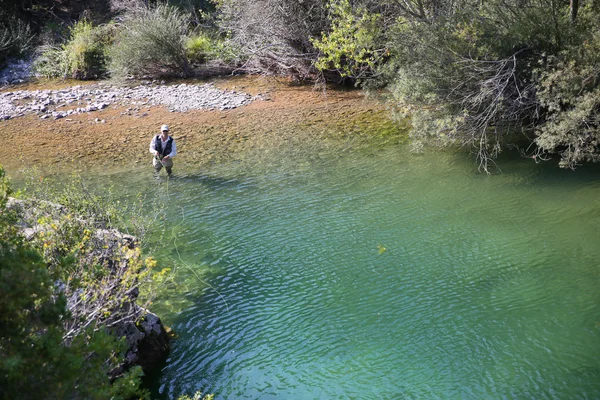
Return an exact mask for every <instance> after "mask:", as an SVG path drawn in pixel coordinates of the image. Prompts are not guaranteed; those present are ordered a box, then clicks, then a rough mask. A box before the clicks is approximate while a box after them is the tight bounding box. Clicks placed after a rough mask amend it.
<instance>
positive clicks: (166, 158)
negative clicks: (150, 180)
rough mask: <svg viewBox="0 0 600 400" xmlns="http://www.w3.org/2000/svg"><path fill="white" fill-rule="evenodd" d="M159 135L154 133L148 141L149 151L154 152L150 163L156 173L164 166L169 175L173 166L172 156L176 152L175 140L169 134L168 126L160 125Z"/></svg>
mask: <svg viewBox="0 0 600 400" xmlns="http://www.w3.org/2000/svg"><path fill="white" fill-rule="evenodd" d="M160 132H161V134H160V135H156V136H154V137H153V138H152V142H150V153H152V154H154V159H153V160H152V165H153V166H154V170H155V171H156V173H159V172H160V170H161V169H162V167H163V166H164V167H165V169H166V170H167V174H168V175H171V168H173V157H175V155H176V154H177V148H176V147H175V140H173V138H172V137H171V136H169V126H168V125H163V126H161V127H160Z"/></svg>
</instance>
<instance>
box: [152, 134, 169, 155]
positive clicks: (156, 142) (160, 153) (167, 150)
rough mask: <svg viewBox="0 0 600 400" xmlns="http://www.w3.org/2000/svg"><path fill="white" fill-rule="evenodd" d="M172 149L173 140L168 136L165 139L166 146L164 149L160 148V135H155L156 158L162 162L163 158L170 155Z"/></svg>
mask: <svg viewBox="0 0 600 400" xmlns="http://www.w3.org/2000/svg"><path fill="white" fill-rule="evenodd" d="M172 148H173V138H172V137H171V136H169V138H168V139H167V144H166V145H165V149H164V150H163V148H162V141H161V140H160V135H156V138H155V139H154V150H156V151H158V156H159V157H160V159H161V160H162V158H163V157H164V156H167V155H169V154H171V149H172Z"/></svg>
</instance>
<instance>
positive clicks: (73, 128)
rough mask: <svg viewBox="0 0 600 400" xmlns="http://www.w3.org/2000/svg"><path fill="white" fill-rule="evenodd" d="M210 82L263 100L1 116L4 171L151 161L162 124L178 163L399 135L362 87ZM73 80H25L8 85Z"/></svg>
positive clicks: (246, 80)
mask: <svg viewBox="0 0 600 400" xmlns="http://www.w3.org/2000/svg"><path fill="white" fill-rule="evenodd" d="M200 83H202V82H200ZM215 83H216V86H217V87H220V88H223V89H228V90H237V91H244V92H246V93H249V94H250V95H252V96H255V95H258V94H261V95H262V96H261V97H262V98H263V99H262V100H255V101H253V102H252V103H251V104H249V105H246V106H242V107H239V108H236V109H232V110H222V111H221V110H213V111H207V110H191V111H186V112H170V111H169V110H168V109H167V108H165V107H163V106H142V107H140V108H139V109H138V110H131V109H130V108H132V107H128V106H127V105H124V106H121V105H111V106H109V107H107V108H105V109H103V110H99V111H95V112H89V113H83V114H74V115H72V116H69V117H68V118H61V119H58V120H54V119H40V117H39V116H36V115H25V116H23V117H18V118H14V119H10V120H7V121H0V133H1V134H2V137H3V138H4V140H5V143H6V146H7V149H6V150H5V155H4V157H3V158H2V164H4V166H5V167H6V168H7V169H8V170H9V171H10V170H11V169H19V168H20V167H23V166H37V167H40V168H44V169H46V168H48V169H54V168H60V169H65V168H68V169H71V168H86V169H95V168H100V169H105V168H110V169H113V168H127V167H128V166H138V165H143V164H144V163H150V158H151V156H150V154H149V152H148V146H149V143H150V140H151V138H152V136H153V135H154V134H156V133H157V132H158V129H159V127H160V125H161V124H165V123H166V124H169V125H170V127H171V134H172V135H173V137H174V138H175V139H176V141H177V148H178V152H179V155H178V156H177V159H176V162H177V163H179V164H181V165H188V166H189V165H193V166H198V167H202V166H203V165H207V164H210V163H214V162H219V161H220V160H221V159H223V158H231V157H238V156H240V155H241V154H243V153H245V152H248V151H253V152H257V151H260V150H261V148H263V147H265V146H266V144H267V143H268V146H269V148H273V147H275V148H277V147H282V148H284V147H286V146H293V145H294V143H305V142H306V141H307V140H312V139H316V138H319V139H325V140H345V141H352V142H357V141H363V140H369V136H370V135H373V134H375V135H382V136H388V137H391V138H392V140H399V139H397V137H398V135H397V133H398V128H397V127H396V126H395V125H394V124H393V123H392V122H391V121H390V119H389V112H388V110H386V108H385V107H384V106H383V105H382V104H381V103H380V102H378V101H377V100H375V99H370V98H367V97H366V96H365V95H364V94H363V93H362V92H361V91H357V90H333V89H329V90H327V91H323V90H315V89H314V88H313V87H311V86H296V85H292V84H290V83H289V82H287V81H284V80H277V79H274V78H264V77H242V78H227V79H221V80H217V81H215ZM72 84H73V83H68V82H64V83H61V82H58V83H56V82H54V83H51V84H50V83H47V82H44V83H30V84H27V85H21V86H18V87H16V88H15V87H13V88H10V89H8V90H36V89H45V88H49V86H51V87H52V88H56V87H61V86H62V87H68V85H72ZM78 84H80V83H78ZM6 90H7V89H5V91H6ZM128 109H130V110H129V111H128ZM176 165H177V164H176Z"/></svg>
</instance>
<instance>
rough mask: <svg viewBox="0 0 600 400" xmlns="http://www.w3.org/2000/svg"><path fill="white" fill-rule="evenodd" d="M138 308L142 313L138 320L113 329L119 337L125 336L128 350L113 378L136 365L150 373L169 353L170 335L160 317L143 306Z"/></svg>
mask: <svg viewBox="0 0 600 400" xmlns="http://www.w3.org/2000/svg"><path fill="white" fill-rule="evenodd" d="M138 309H139V313H140V315H141V317H140V318H139V320H138V321H136V322H132V321H127V322H123V323H122V324H119V325H118V326H116V327H114V328H113V329H112V332H113V334H114V335H116V336H117V337H125V341H126V343H127V352H126V353H125V360H124V362H123V363H122V364H121V365H120V366H119V367H117V368H115V369H114V370H112V371H111V372H110V376H111V378H116V377H118V376H119V375H121V374H122V373H123V372H124V371H126V370H127V369H128V368H129V367H131V366H134V365H139V366H141V367H142V369H143V370H144V372H145V373H148V372H150V371H152V370H154V369H155V368H157V367H158V366H160V364H161V363H162V362H163V361H164V360H165V359H166V358H167V356H168V354H169V349H170V346H169V344H170V336H169V335H168V333H167V331H166V329H165V327H164V325H163V324H162V322H161V320H160V318H159V317H158V316H157V315H156V314H153V313H151V312H150V311H148V310H145V309H142V308H141V307H140V308H138Z"/></svg>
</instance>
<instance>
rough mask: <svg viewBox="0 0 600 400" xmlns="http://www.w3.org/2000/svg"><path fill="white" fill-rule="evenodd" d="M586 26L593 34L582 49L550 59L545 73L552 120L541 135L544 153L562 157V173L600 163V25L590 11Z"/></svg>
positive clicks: (543, 97) (542, 88)
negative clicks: (589, 163)
mask: <svg viewBox="0 0 600 400" xmlns="http://www.w3.org/2000/svg"><path fill="white" fill-rule="evenodd" d="M581 24H582V25H587V26H586V29H585V31H586V32H588V34H587V35H586V36H585V39H584V40H583V41H582V44H581V45H577V46H570V47H568V48H567V49H566V50H564V51H563V52H561V53H559V54H558V55H557V56H552V57H549V58H548V63H547V65H544V66H543V68H540V75H541V77H540V84H539V92H538V97H539V100H540V103H541V106H542V107H544V109H545V110H546V114H547V115H546V120H545V122H544V123H543V124H540V126H538V128H537V130H536V138H535V143H536V144H537V145H538V146H539V149H540V150H541V151H543V152H550V153H554V152H556V153H558V154H559V155H560V157H561V161H560V165H561V166H562V167H568V168H574V167H575V166H576V165H577V164H579V163H581V162H584V161H593V162H597V161H599V160H600V24H599V23H598V19H597V13H594V12H593V10H592V9H590V8H589V7H586V8H585V9H583V10H582V15H581Z"/></svg>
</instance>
